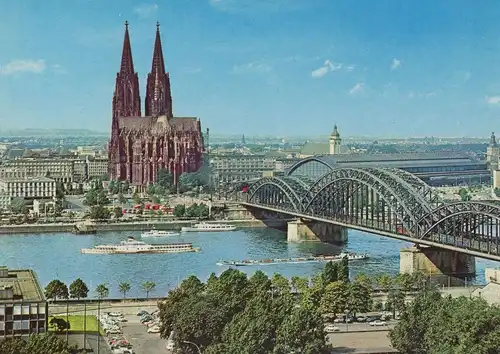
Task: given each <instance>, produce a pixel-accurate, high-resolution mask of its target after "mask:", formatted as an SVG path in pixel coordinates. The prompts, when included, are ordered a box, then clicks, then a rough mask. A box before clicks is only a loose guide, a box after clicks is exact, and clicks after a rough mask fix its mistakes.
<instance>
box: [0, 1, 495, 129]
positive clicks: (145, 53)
mask: <svg viewBox="0 0 500 354" xmlns="http://www.w3.org/2000/svg"><path fill="white" fill-rule="evenodd" d="M498 18H500V2H499V1H497V0H481V1H477V2H474V4H473V3H472V2H470V1H468V0H405V1H401V0H377V1H373V0H335V1H334V0H161V1H159V0H158V1H152V2H142V1H132V0H105V1H104V0H74V1H67V0H50V1H40V0H23V1H0V131H1V130H4V129H11V128H47V129H54V128H59V129H62V128H67V129H70V128H71V129H73V128H82V129H91V130H97V131H109V130H110V127H111V100H112V95H113V90H114V84H115V77H116V73H117V71H118V70H119V65H120V56H121V48H122V43H123V32H124V22H125V20H128V21H129V23H130V26H129V29H130V36H131V42H132V53H133V56H134V64H135V70H136V71H137V72H138V73H139V77H140V85H141V98H142V100H143V102H144V95H145V78H146V76H147V73H148V72H149V70H150V69H151V60H152V52H153V44H154V36H155V30H156V26H155V25H156V21H159V22H160V24H161V27H160V29H161V34H162V41H163V50H164V57H165V61H166V67H167V69H168V71H169V72H170V77H171V84H172V96H173V108H174V115H175V116H196V117H199V118H200V119H201V121H202V126H203V129H205V128H207V127H208V128H210V131H211V132H212V133H213V134H246V135H255V134H272V135H276V136H285V137H286V136H298V135H300V136H303V135H328V134H330V132H331V131H332V130H333V126H334V124H337V125H338V126H339V131H340V133H341V135H344V136H387V137H389V136H398V137H401V136H416V137H421V136H445V137H459V136H469V137H481V136H484V137H485V138H487V137H488V136H489V134H490V132H491V131H495V129H496V127H497V124H498V122H499V118H500V65H499V64H500V21H498ZM143 111H144V109H143Z"/></svg>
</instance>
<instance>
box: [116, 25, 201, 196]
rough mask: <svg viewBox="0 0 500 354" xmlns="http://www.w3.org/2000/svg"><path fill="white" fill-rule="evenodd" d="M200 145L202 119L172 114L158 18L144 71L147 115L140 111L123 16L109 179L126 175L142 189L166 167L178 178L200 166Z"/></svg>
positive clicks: (127, 178) (137, 81)
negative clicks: (148, 66)
mask: <svg viewBox="0 0 500 354" xmlns="http://www.w3.org/2000/svg"><path fill="white" fill-rule="evenodd" d="M203 151H204V147H203V136H202V132H201V123H200V120H199V119H198V118H194V117H182V118H181V117H174V116H173V109H172V95H171V90H170V74H169V73H168V72H166V71H165V63H164V60H163V51H162V44H161V39H160V28H159V24H157V29H156V39H155V44H154V50H153V62H152V67H151V72H150V73H149V74H148V77H147V84H146V96H145V116H141V98H140V94H139V77H138V74H137V73H136V72H135V70H134V63H133V60H132V50H131V45H130V37H129V31H128V23H127V22H125V38H124V42H123V52H122V60H121V66H120V71H119V73H118V74H117V77H116V85H115V92H114V95H113V110H112V120H111V139H110V142H109V148H108V157H109V168H108V171H109V177H110V179H112V180H127V181H129V182H130V183H131V184H132V185H133V186H136V187H138V188H139V189H144V187H145V186H146V185H147V184H149V183H154V182H155V181H156V176H157V173H158V170H160V169H167V170H169V171H170V173H171V174H172V176H173V179H174V182H177V181H178V179H179V176H180V175H181V174H182V173H185V172H195V171H198V170H199V169H200V167H201V166H202V163H203Z"/></svg>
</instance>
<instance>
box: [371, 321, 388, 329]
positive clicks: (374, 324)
mask: <svg viewBox="0 0 500 354" xmlns="http://www.w3.org/2000/svg"><path fill="white" fill-rule="evenodd" d="M370 326H377V327H378V326H387V323H386V322H384V321H379V320H375V321H373V322H370Z"/></svg>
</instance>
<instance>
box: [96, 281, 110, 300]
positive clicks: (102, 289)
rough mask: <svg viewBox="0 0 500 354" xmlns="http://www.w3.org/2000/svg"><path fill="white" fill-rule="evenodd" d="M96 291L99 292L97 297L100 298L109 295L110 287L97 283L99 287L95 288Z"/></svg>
mask: <svg viewBox="0 0 500 354" xmlns="http://www.w3.org/2000/svg"><path fill="white" fill-rule="evenodd" d="M95 292H96V293H97V297H98V298H99V299H100V300H102V299H104V298H106V297H108V296H109V289H108V286H107V285H106V284H99V285H97V287H96V288H95Z"/></svg>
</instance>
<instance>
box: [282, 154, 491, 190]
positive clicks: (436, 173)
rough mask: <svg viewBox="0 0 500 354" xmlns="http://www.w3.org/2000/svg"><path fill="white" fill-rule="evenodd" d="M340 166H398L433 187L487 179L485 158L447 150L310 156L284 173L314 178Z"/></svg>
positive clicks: (489, 177)
mask: <svg viewBox="0 0 500 354" xmlns="http://www.w3.org/2000/svg"><path fill="white" fill-rule="evenodd" d="M341 167H385V168H399V169H402V170H405V171H408V172H410V173H412V174H414V175H416V176H418V177H420V178H421V179H422V180H424V181H425V182H427V183H428V184H430V185H434V186H442V185H459V184H462V183H464V184H471V183H489V182H490V181H491V171H490V170H489V169H488V166H487V163H486V161H484V160H477V159H475V158H473V157H471V156H469V155H465V154H459V153H449V152H431V153H401V154H341V155H320V156H312V157H308V158H306V159H302V160H300V161H299V162H297V163H296V164H294V165H293V166H291V167H290V168H289V169H288V170H287V172H286V174H287V175H296V176H307V177H310V178H313V179H317V178H319V177H321V176H322V175H323V174H325V173H327V172H329V171H332V170H334V169H335V168H341Z"/></svg>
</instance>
